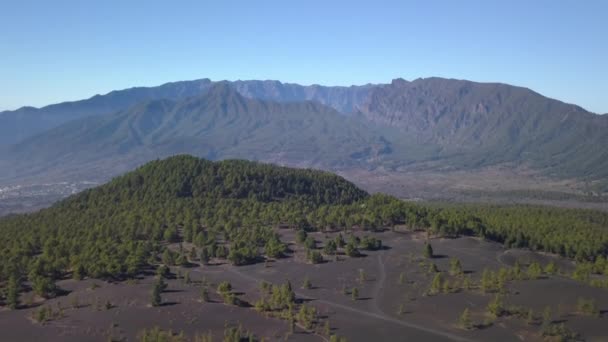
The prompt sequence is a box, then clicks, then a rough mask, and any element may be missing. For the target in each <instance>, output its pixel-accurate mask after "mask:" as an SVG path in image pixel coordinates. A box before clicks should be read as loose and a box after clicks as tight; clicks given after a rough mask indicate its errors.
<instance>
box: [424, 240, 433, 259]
mask: <svg viewBox="0 0 608 342" xmlns="http://www.w3.org/2000/svg"><path fill="white" fill-rule="evenodd" d="M433 256H434V255H433V246H431V244H430V243H428V242H427V243H425V244H424V257H425V258H429V259H431V258H433Z"/></svg>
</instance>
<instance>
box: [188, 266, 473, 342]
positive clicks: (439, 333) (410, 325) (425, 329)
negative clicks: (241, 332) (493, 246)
mask: <svg viewBox="0 0 608 342" xmlns="http://www.w3.org/2000/svg"><path fill="white" fill-rule="evenodd" d="M378 260H379V265H380V266H381V267H380V270H381V271H380V277H379V281H378V283H379V284H377V285H376V286H375V287H374V290H373V291H374V302H375V304H372V305H374V306H375V311H376V312H369V311H366V310H361V309H357V308H353V307H351V306H348V305H343V304H339V303H335V302H332V301H329V300H325V299H320V298H313V297H310V296H307V295H305V294H303V293H298V292H295V294H296V295H297V296H298V297H300V298H303V299H308V300H312V301H316V302H319V303H323V304H326V305H328V306H332V307H334V308H340V309H342V310H345V311H350V312H353V313H357V314H360V315H363V316H367V317H371V318H375V319H379V320H382V321H385V322H390V323H394V324H397V325H400V326H403V327H406V328H410V329H416V330H419V331H423V332H426V333H429V334H432V335H435V336H441V337H444V338H447V339H450V340H452V341H467V342H468V341H471V340H470V339H467V338H464V337H461V336H457V335H454V334H451V333H448V332H444V331H440V330H437V329H433V328H428V327H424V326H421V325H418V324H416V323H411V322H406V321H401V320H398V319H396V318H393V317H390V316H388V315H386V314H384V313H383V312H382V310H380V308H379V307H378V303H377V301H376V300H377V299H376V297H377V295H378V294H379V293H380V291H381V290H382V287H383V284H384V280H385V279H386V272H385V271H384V263H383V262H382V260H381V259H380V258H379V259H378ZM224 269H225V270H226V271H228V272H230V273H233V274H235V275H238V276H240V277H242V278H244V279H247V280H249V281H252V282H256V283H259V282H261V281H263V280H264V279H260V278H256V277H253V276H251V275H248V274H244V273H242V272H241V271H239V270H238V269H237V268H235V267H232V266H226V267H224ZM199 272H200V271H199ZM200 273H202V272H200Z"/></svg>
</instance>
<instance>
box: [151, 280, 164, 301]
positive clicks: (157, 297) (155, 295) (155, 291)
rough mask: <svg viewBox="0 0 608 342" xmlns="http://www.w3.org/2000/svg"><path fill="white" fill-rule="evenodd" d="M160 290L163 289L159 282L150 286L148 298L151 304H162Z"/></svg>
mask: <svg viewBox="0 0 608 342" xmlns="http://www.w3.org/2000/svg"><path fill="white" fill-rule="evenodd" d="M161 279H162V278H161ZM162 291H163V290H162V288H161V285H160V284H159V283H156V284H154V287H153V288H152V296H151V298H150V304H152V306H160V305H161V304H162V298H161V292H162Z"/></svg>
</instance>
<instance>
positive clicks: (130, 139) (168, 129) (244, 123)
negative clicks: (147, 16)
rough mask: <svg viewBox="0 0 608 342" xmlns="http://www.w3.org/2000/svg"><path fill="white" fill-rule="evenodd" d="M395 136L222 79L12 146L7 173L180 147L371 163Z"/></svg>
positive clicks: (105, 163)
mask: <svg viewBox="0 0 608 342" xmlns="http://www.w3.org/2000/svg"><path fill="white" fill-rule="evenodd" d="M387 144H388V143H387V142H386V140H385V139H383V138H382V136H381V135H379V134H377V133H376V132H374V131H373V130H370V129H369V127H368V126H367V125H364V124H363V123H361V122H360V121H357V120H355V119H353V118H347V117H344V116H343V115H341V114H340V113H338V112H337V111H335V110H333V109H331V108H329V107H326V106H324V105H321V104H318V103H315V102H287V103H278V102H270V101H262V100H257V99H249V98H246V97H244V96H242V95H240V94H239V93H238V92H237V91H236V90H235V89H234V88H233V87H232V86H230V84H229V83H226V82H225V83H221V82H220V83H217V84H215V85H214V86H213V87H211V88H210V89H209V90H208V91H207V92H206V93H205V94H203V95H200V96H197V97H191V98H187V99H185V100H182V101H170V100H153V101H147V102H144V103H141V104H138V105H135V106H133V107H131V108H129V109H128V110H125V111H120V112H118V113H115V114H112V115H104V116H97V117H92V118H85V119H81V120H76V121H73V122H70V123H68V124H65V125H62V126H60V127H57V128H55V129H52V130H50V131H48V132H45V133H42V134H40V135H38V136H35V137H33V138H30V139H27V140H25V141H24V142H22V143H19V144H17V145H14V146H12V147H11V148H10V149H9V152H8V153H7V154H6V155H8V158H4V160H8V162H10V164H11V165H12V168H11V169H12V170H7V169H4V173H3V175H2V176H4V177H6V178H10V177H15V176H19V177H23V176H25V175H30V176H34V175H42V176H44V177H47V178H51V177H52V175H53V174H65V173H66V172H67V173H69V174H70V175H72V176H73V177H80V178H83V177H86V176H83V175H87V174H89V172H90V171H91V170H93V169H95V170H96V175H98V176H100V179H104V178H106V177H108V176H109V175H110V176H111V175H116V174H118V173H121V172H125V171H127V170H129V169H130V168H133V167H135V166H137V165H139V164H141V163H144V162H146V161H148V160H153V159H155V158H161V157H166V156H170V155H174V154H178V153H189V154H194V155H197V156H201V157H205V158H209V159H226V158H247V159H250V160H265V161H274V162H279V163H288V164H293V165H303V166H312V165H319V166H323V167H326V168H331V167H340V166H344V165H350V166H353V165H355V164H360V165H364V164H365V163H366V161H367V160H368V159H371V158H380V157H381V156H382V154H384V153H386V151H387V149H388V148H387ZM328 147H330V148H328ZM6 171H13V173H12V174H7V173H6Z"/></svg>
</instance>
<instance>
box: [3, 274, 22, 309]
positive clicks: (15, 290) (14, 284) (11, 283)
mask: <svg viewBox="0 0 608 342" xmlns="http://www.w3.org/2000/svg"><path fill="white" fill-rule="evenodd" d="M19 287H20V286H19V281H18V280H17V277H15V276H11V277H10V278H9V280H8V288H7V291H6V303H7V305H8V307H9V308H10V309H11V310H15V309H17V307H18V306H19Z"/></svg>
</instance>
